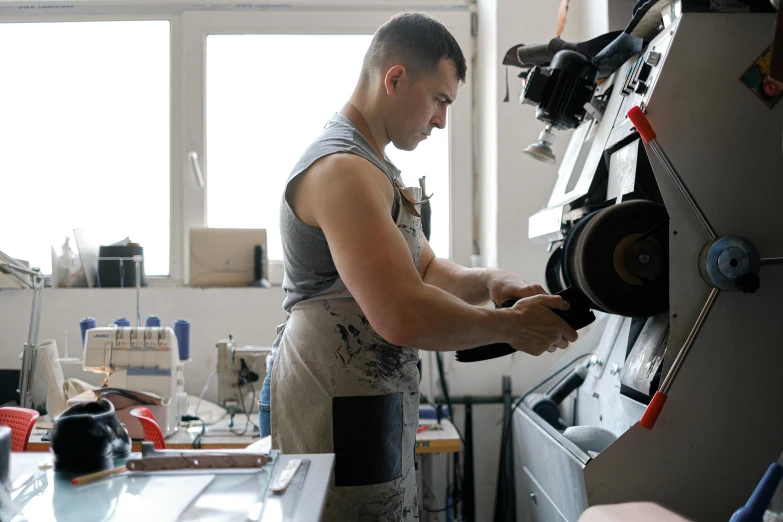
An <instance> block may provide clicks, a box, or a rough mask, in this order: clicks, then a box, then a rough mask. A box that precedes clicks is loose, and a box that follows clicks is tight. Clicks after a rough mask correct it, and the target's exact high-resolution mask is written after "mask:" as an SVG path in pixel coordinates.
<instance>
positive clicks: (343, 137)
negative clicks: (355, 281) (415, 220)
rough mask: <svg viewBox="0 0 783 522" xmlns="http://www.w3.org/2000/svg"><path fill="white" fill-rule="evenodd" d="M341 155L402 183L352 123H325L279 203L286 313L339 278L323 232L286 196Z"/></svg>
mask: <svg viewBox="0 0 783 522" xmlns="http://www.w3.org/2000/svg"><path fill="white" fill-rule="evenodd" d="M338 152H348V153H351V154H356V155H358V156H361V157H363V158H365V159H366V160H368V161H370V162H372V163H373V164H374V165H375V166H376V167H378V168H379V169H381V171H383V172H384V173H385V174H386V175H387V176H388V177H389V182H390V183H392V184H394V180H395V179H400V171H399V169H397V167H395V166H394V165H393V164H392V163H391V162H388V161H384V159H383V158H382V157H381V156H380V155H379V154H378V152H377V151H376V150H375V149H374V148H373V147H372V145H370V142H369V141H367V139H366V138H365V137H364V136H363V135H362V134H361V133H360V132H359V131H358V130H357V129H356V127H355V126H354V124H353V123H352V122H351V120H349V119H348V118H346V117H345V116H343V115H342V114H335V115H334V116H333V117H332V118H331V119H330V120H329V121H328V122H327V123H326V126H325V127H324V130H323V132H322V133H321V135H320V136H319V137H318V138H317V139H316V140H315V141H314V142H313V143H312V144H311V145H310V146H309V147H308V148H307V150H306V151H305V152H304V154H303V155H302V157H301V158H299V161H298V162H297V163H296V166H295V167H294V169H293V171H292V172H291V175H290V176H288V181H287V182H286V191H284V193H283V198H282V201H281V203H280V234H281V236H282V238H283V265H284V268H285V275H284V276H283V290H285V293H286V297H285V300H284V301H283V308H284V309H285V310H286V311H287V312H290V311H291V308H292V307H293V306H294V305H295V304H296V303H298V302H299V301H302V300H304V299H309V298H311V297H313V296H315V295H317V294H319V293H321V292H323V291H325V290H327V289H328V288H329V287H330V286H332V284H334V282H335V281H336V280H337V278H338V277H339V274H338V273H337V268H336V267H335V266H334V260H333V259H332V254H331V252H330V251H329V245H328V244H327V243H326V236H324V233H323V231H322V230H321V229H320V228H318V227H313V226H310V225H308V224H307V223H305V222H303V221H302V220H301V219H299V218H298V217H297V216H296V214H294V211H293V210H292V209H291V206H290V205H289V204H288V200H287V199H286V196H285V192H287V190H288V184H289V183H290V182H291V180H292V179H294V178H295V177H296V176H298V175H299V174H301V173H302V172H304V171H305V170H307V169H308V168H310V166H311V165H312V164H313V163H315V162H316V161H317V160H319V159H321V158H323V157H324V156H327V155H329V154H335V153H338ZM400 181H402V180H401V179H400ZM398 211H399V201H398V200H397V191H395V198H394V204H393V207H392V219H393V220H396V219H397V212H398Z"/></svg>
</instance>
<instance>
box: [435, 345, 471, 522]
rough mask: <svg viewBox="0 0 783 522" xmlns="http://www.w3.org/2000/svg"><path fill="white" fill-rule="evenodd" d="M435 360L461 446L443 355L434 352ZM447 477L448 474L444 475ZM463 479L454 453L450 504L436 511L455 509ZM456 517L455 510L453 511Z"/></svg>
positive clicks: (459, 499)
mask: <svg viewBox="0 0 783 522" xmlns="http://www.w3.org/2000/svg"><path fill="white" fill-rule="evenodd" d="M435 361H436V363H437V365H438V377H439V378H440V388H441V390H442V391H443V397H444V398H445V399H446V406H448V408H449V420H451V423H452V424H453V425H454V429H455V430H457V435H459V440H460V441H461V442H462V444H463V446H464V445H465V438H464V437H463V436H462V433H461V432H460V430H459V428H457V423H456V422H454V405H453V404H452V402H451V396H450V395H449V385H448V383H447V382H446V372H445V371H444V369H443V355H442V354H441V353H440V352H435ZM446 476H447V477H448V474H447V475H446ZM463 481H464V477H463V476H462V469H461V467H460V465H459V454H457V455H456V457H455V459H454V482H455V484H454V486H453V489H452V499H453V501H452V504H451V506H450V507H446V508H443V509H442V510H438V511H447V510H448V509H450V508H454V509H455V510H456V507H457V505H458V504H459V503H460V501H461V500H462V486H463V484H462V482H463ZM454 515H455V518H456V512H455V513H454Z"/></svg>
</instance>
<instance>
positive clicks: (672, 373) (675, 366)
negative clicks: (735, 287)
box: [660, 288, 720, 394]
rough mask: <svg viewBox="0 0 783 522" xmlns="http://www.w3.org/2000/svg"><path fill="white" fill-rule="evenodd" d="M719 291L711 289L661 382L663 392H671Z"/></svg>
mask: <svg viewBox="0 0 783 522" xmlns="http://www.w3.org/2000/svg"><path fill="white" fill-rule="evenodd" d="M719 293H720V290H718V289H717V288H713V289H712V291H710V295H709V296H707V302H705V303H704V307H703V308H702V309H701V312H699V316H698V317H697V318H696V323H694V325H693V328H692V329H691V332H690V333H689V334H688V337H687V338H686V339H685V343H684V344H683V345H682V348H680V352H679V353H678V354H677V358H676V359H674V362H673V363H672V367H671V368H669V373H667V374H666V378H665V379H664V380H663V383H661V388H660V391H661V393H664V394H667V393H669V388H671V385H672V381H674V379H675V377H677V373H678V372H679V371H680V368H681V367H682V363H683V362H684V361H685V357H687V356H688V352H689V351H690V350H691V346H693V342H694V341H695V340H696V337H697V336H698V335H699V331H701V327H702V326H703V325H704V321H705V320H706V319H707V316H708V315H709V314H710V311H711V310H712V305H713V304H715V299H717V297H718V294H719Z"/></svg>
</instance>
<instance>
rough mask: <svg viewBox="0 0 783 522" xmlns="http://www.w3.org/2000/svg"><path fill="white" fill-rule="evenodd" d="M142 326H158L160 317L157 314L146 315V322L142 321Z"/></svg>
mask: <svg viewBox="0 0 783 522" xmlns="http://www.w3.org/2000/svg"><path fill="white" fill-rule="evenodd" d="M144 326H160V317H158V316H157V315H150V316H149V317H147V322H145V323H144Z"/></svg>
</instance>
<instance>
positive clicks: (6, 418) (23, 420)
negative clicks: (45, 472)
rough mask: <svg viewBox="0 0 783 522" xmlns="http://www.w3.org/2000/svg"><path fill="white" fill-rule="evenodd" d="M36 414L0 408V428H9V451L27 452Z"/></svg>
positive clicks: (24, 409)
mask: <svg viewBox="0 0 783 522" xmlns="http://www.w3.org/2000/svg"><path fill="white" fill-rule="evenodd" d="M36 420H38V412H37V411H35V410H28V409H27V408H12V407H5V408H0V426H8V427H9V428H11V451H27V441H29V440H30V433H32V431H33V426H34V425H35V421H36Z"/></svg>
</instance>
